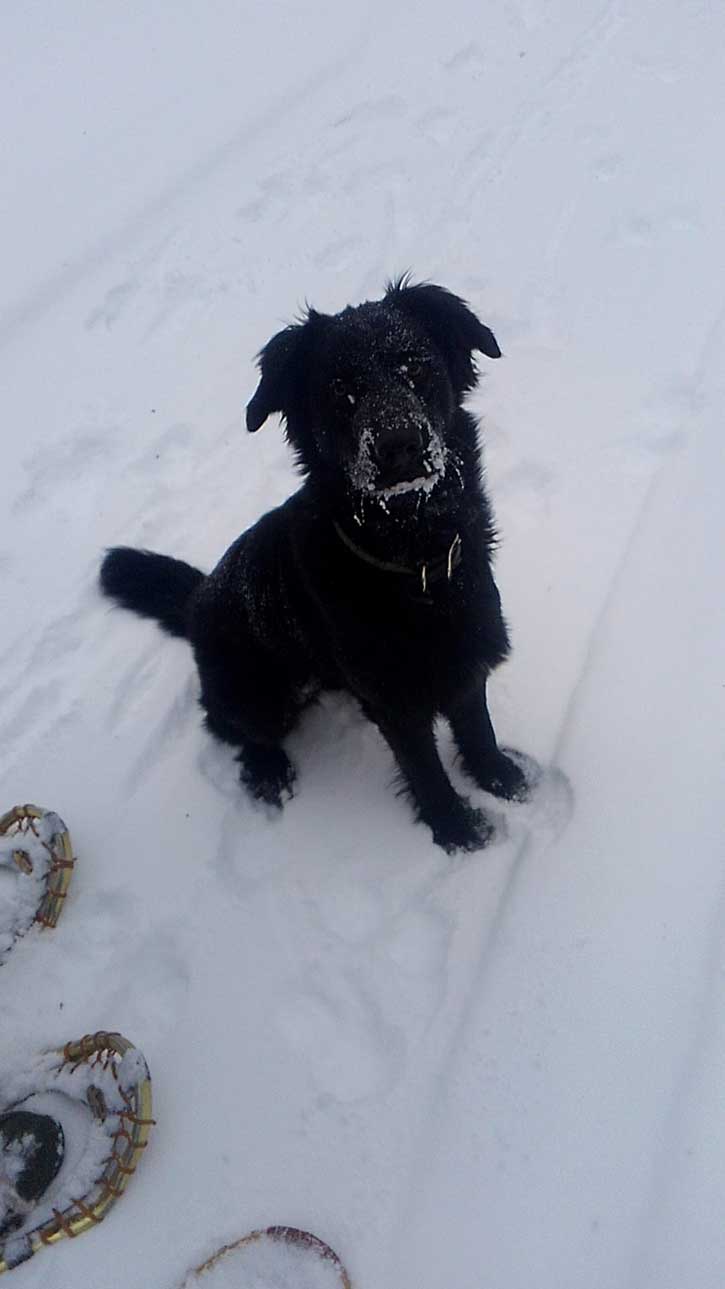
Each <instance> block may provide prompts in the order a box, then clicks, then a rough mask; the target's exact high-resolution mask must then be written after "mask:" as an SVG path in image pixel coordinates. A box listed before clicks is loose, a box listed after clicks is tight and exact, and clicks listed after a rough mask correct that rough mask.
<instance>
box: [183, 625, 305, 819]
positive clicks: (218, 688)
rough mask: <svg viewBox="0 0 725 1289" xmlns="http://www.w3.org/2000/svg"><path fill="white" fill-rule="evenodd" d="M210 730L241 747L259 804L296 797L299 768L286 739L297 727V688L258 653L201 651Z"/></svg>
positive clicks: (248, 783)
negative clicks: (290, 757) (285, 741)
mask: <svg viewBox="0 0 725 1289" xmlns="http://www.w3.org/2000/svg"><path fill="white" fill-rule="evenodd" d="M196 660H197V665H198V667H199V676H200V680H201V705H202V707H203V708H204V711H205V713H206V726H207V729H208V730H209V731H210V732H211V733H212V734H214V735H215V736H216V738H218V739H221V741H222V742H224V743H229V744H230V745H231V746H232V747H235V748H237V749H238V752H237V759H238V761H239V763H240V776H239V777H240V779H241V781H242V783H243V784H244V786H245V787H246V788H247V789H248V791H249V792H250V794H251V795H252V796H253V797H254V798H255V799H256V800H258V801H263V802H265V804H267V805H270V806H275V807H277V808H279V809H281V807H282V806H283V804H284V801H285V799H287V798H289V797H291V796H292V795H293V789H294V783H295V777H296V773H295V768H294V766H293V764H292V762H291V761H290V759H289V757H288V756H287V753H286V752H285V750H284V748H283V746H282V740H283V739H284V738H285V736H286V735H287V734H288V733H289V732H290V730H291V729H293V728H294V726H295V725H296V723H297V719H298V717H299V714H300V710H301V708H302V706H303V703H302V701H301V698H300V689H299V686H297V685H295V684H292V683H291V682H290V681H289V680H288V679H287V678H285V677H284V676H280V675H279V671H278V669H277V668H276V667H275V665H274V663H272V662H271V661H270V659H269V658H268V657H267V656H266V655H264V654H262V653H261V651H259V650H258V649H245V650H243V651H242V650H240V649H235V650H234V651H233V654H232V653H230V651H228V650H227V649H223V650H219V649H215V650H213V651H212V650H210V649H209V647H208V645H207V646H205V647H204V648H202V649H199V648H197V650H196Z"/></svg>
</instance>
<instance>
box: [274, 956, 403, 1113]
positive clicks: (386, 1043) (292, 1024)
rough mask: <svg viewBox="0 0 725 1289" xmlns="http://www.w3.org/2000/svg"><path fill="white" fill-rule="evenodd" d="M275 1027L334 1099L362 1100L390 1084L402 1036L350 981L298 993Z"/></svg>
mask: <svg viewBox="0 0 725 1289" xmlns="http://www.w3.org/2000/svg"><path fill="white" fill-rule="evenodd" d="M276 1025H277V1029H278V1031H279V1033H280V1034H281V1035H282V1037H283V1039H284V1040H285V1041H286V1042H287V1044H288V1045H289V1047H290V1049H291V1050H292V1052H294V1054H295V1056H296V1057H297V1059H298V1060H299V1061H300V1062H301V1063H302V1065H303V1066H304V1068H305V1069H306V1071H307V1073H308V1075H309V1077H310V1079H311V1080H312V1082H313V1083H315V1084H316V1085H317V1087H318V1088H319V1089H320V1090H321V1091H322V1092H324V1093H326V1094H327V1095H328V1096H329V1097H331V1098H332V1099H333V1100H334V1101H339V1102H343V1103H345V1104H348V1103H351V1102H354V1101H362V1100H364V1099H366V1098H368V1097H371V1096H375V1095H376V1094H379V1093H381V1092H384V1091H385V1090H387V1088H389V1087H390V1086H392V1084H393V1083H394V1082H395V1080H396V1077H397V1071H398V1069H399V1067H400V1064H401V1063H402V1058H403V1052H402V1050H401V1049H402V1046H403V1039H402V1036H401V1035H400V1034H399V1032H397V1031H395V1030H393V1029H392V1028H391V1026H389V1025H388V1024H387V1023H386V1022H385V1020H384V1019H383V1017H382V1016H381V1015H380V1014H379V1013H378V1012H377V1010H376V1008H375V1007H374V1005H373V1004H372V1003H370V1002H368V1000H367V999H366V998H365V997H364V995H363V994H362V992H361V991H360V990H359V988H358V987H357V986H356V985H355V983H354V982H353V981H352V980H350V979H347V980H344V979H341V978H339V979H337V980H336V981H334V982H331V984H330V986H329V988H325V989H324V990H323V989H309V990H301V991H300V992H299V993H298V994H297V995H296V996H293V997H292V998H290V999H289V1001H288V1002H287V1003H286V1004H285V1005H284V1006H283V1007H282V1009H281V1010H280V1011H279V1012H278V1014H277V1019H276Z"/></svg>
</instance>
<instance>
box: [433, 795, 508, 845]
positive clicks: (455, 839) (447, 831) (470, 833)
mask: <svg viewBox="0 0 725 1289" xmlns="http://www.w3.org/2000/svg"><path fill="white" fill-rule="evenodd" d="M427 822H429V823H430V827H431V829H432V831H433V840H434V842H435V843H436V845H438V846H442V847H443V849H444V850H445V851H446V853H447V854H449V855H454V854H455V853H456V851H459V850H463V851H472V850H483V847H484V846H487V845H488V843H489V842H490V841H491V839H492V838H493V836H494V834H495V832H496V829H495V827H494V825H493V824H492V823H491V820H490V819H489V818H488V817H487V816H486V815H485V814H484V812H483V811H482V810H477V809H476V808H475V806H471V805H469V804H468V802H467V801H464V800H463V798H460V799H459V802H458V805H457V806H456V808H455V809H454V810H451V811H449V812H448V813H447V814H446V817H445V818H444V819H441V818H437V819H436V820H435V821H433V820H429V821H427Z"/></svg>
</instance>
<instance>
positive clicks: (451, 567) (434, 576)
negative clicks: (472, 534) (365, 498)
mask: <svg viewBox="0 0 725 1289" xmlns="http://www.w3.org/2000/svg"><path fill="white" fill-rule="evenodd" d="M332 522H333V525H334V528H335V532H336V533H337V535H338V537H339V538H340V541H342V542H343V543H344V544H345V546H347V548H348V550H350V551H352V553H353V554H354V555H357V557H358V559H362V560H364V561H365V563H366V564H371V565H372V567H373V568H379V569H382V571H383V572H384V573H399V574H402V575H403V576H404V577H413V578H415V580H416V582H417V583H418V585H419V586H420V589H421V590H422V592H423V595H427V594H428V587H429V586H431V585H432V583H433V582H440V581H442V580H443V579H444V578H445V580H446V581H447V582H450V580H451V578H452V577H453V573H454V571H455V569H457V568H458V565H459V564H460V562H461V544H462V543H461V535H460V533H456V535H455V537H454V538H453V541H452V542H451V544H450V546H449V547H448V550H447V551H446V554H445V555H440V556H438V558H437V559H432V560H426V562H425V563H424V564H419V565H418V566H417V568H409V567H408V566H407V565H406V564H394V563H393V562H392V561H391V560H384V559H378V558H377V557H376V556H375V555H371V554H370V553H369V552H368V551H366V550H363V548H362V546H358V545H357V542H354V541H353V540H352V538H351V537H348V535H347V533H346V532H345V530H344V528H341V527H340V525H339V524H338V523H337V520H334V519H333V521H332Z"/></svg>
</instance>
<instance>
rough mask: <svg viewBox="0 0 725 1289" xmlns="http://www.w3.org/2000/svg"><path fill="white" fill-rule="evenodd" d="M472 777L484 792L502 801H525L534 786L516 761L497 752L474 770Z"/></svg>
mask: <svg viewBox="0 0 725 1289" xmlns="http://www.w3.org/2000/svg"><path fill="white" fill-rule="evenodd" d="M473 777H474V779H475V780H476V783H477V784H478V786H479V788H483V790H484V792H490V793H491V795H492V796H494V797H502V798H503V800H504V801H526V799H527V797H528V796H529V794H530V792H531V789H532V787H533V786H534V785H533V782H532V781H531V779H530V778H529V776H527V774H526V773H525V771H524V769H523V767H522V766H521V765H519V764H518V762H517V761H513V760H512V759H511V757H510V756H507V755H506V754H505V753H504V752H498V751H497V752H496V754H495V756H492V757H491V758H490V759H489V760H487V761H486V763H485V765H484V766H478V767H477V768H476V770H475V772H473Z"/></svg>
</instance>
